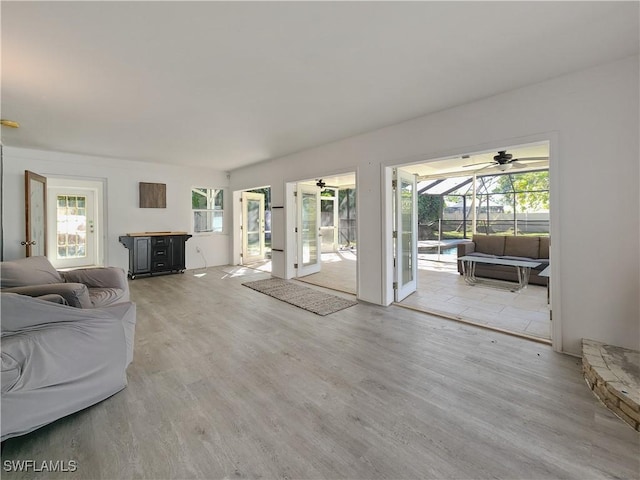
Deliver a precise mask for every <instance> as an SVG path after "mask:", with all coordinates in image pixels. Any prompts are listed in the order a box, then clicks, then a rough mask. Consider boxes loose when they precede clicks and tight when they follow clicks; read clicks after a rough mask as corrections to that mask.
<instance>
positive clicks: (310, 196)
mask: <svg viewBox="0 0 640 480" xmlns="http://www.w3.org/2000/svg"><path fill="white" fill-rule="evenodd" d="M296 198H297V208H296V210H297V212H296V213H297V216H298V218H297V225H298V227H297V237H298V262H297V265H298V267H297V268H298V277H304V276H305V275H311V274H312V273H318V272H319V271H320V192H319V189H318V187H316V186H315V185H313V186H311V185H303V184H301V183H299V184H298V192H297V197H296Z"/></svg>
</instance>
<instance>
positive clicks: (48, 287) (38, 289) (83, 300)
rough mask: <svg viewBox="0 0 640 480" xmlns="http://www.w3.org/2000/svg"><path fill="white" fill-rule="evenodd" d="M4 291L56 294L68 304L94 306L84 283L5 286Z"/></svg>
mask: <svg viewBox="0 0 640 480" xmlns="http://www.w3.org/2000/svg"><path fill="white" fill-rule="evenodd" d="M2 293H19V294H20V295H29V296H30V297H41V296H42V295H50V294H56V295H61V296H62V297H64V299H65V300H66V302H67V304H68V305H71V306H72V307H77V308H92V307H93V304H92V303H91V298H90V297H89V289H88V288H87V286H86V285H84V284H82V283H45V284H44V285H27V286H24V287H13V288H3V289H2Z"/></svg>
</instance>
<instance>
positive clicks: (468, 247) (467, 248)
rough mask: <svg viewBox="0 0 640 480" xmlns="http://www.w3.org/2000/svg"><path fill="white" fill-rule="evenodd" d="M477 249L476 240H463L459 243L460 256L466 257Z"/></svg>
mask: <svg viewBox="0 0 640 480" xmlns="http://www.w3.org/2000/svg"><path fill="white" fill-rule="evenodd" d="M475 251H476V243H475V242H471V241H469V242H461V243H459V244H458V258H460V257H464V256H465V255H469V254H470V253H471V252H475Z"/></svg>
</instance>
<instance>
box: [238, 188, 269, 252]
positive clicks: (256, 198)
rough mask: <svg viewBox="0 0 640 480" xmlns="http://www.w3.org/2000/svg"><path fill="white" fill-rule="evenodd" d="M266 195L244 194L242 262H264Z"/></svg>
mask: <svg viewBox="0 0 640 480" xmlns="http://www.w3.org/2000/svg"><path fill="white" fill-rule="evenodd" d="M264 230H265V228H264V195H263V194H262V193H253V192H242V262H243V263H251V262H257V261H260V260H264V254H265V248H264Z"/></svg>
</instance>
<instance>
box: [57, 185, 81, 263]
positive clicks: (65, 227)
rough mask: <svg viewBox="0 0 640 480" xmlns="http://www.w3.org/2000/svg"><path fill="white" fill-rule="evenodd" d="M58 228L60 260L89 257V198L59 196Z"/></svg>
mask: <svg viewBox="0 0 640 480" xmlns="http://www.w3.org/2000/svg"><path fill="white" fill-rule="evenodd" d="M56 203H57V211H56V225H57V226H56V228H57V235H56V238H57V239H58V245H57V252H58V259H60V260H61V259H68V258H84V257H86V256H87V209H86V205H87V198H86V197H84V196H77V195H58V198H57V202H56Z"/></svg>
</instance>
